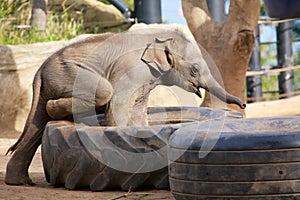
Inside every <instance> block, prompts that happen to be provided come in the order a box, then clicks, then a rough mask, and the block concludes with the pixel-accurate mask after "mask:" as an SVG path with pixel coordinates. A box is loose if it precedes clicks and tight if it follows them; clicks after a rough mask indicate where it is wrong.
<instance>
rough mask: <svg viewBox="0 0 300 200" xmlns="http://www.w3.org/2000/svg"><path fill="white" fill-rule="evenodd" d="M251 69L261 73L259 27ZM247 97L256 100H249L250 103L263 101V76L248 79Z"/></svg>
mask: <svg viewBox="0 0 300 200" xmlns="http://www.w3.org/2000/svg"><path fill="white" fill-rule="evenodd" d="M249 69H250V70H251V71H261V55H260V36H259V27H257V30H256V41H255V45H254V49H253V52H252V56H251V59H250V63H249ZM247 97H248V98H254V99H250V100H248V103H252V102H258V101H261V97H262V81H261V76H252V77H247Z"/></svg>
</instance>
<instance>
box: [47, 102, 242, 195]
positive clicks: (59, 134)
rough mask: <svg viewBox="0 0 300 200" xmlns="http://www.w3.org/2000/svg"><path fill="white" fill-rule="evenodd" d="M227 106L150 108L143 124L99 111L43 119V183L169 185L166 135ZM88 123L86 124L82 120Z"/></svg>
mask: <svg viewBox="0 0 300 200" xmlns="http://www.w3.org/2000/svg"><path fill="white" fill-rule="evenodd" d="M225 114H226V117H227V118H241V117H242V115H241V114H239V113H236V112H232V111H224V110H212V109H209V108H196V107H170V108H163V107H161V108H159V107H158V108H150V109H149V110H148V118H149V123H150V125H149V126H147V127H124V128H120V127H106V126H99V124H105V122H103V116H98V118H95V119H98V121H99V124H97V122H95V121H97V120H95V119H93V118H88V119H82V120H81V121H82V123H76V124H75V123H71V122H67V121H53V122H49V123H48V125H47V127H46V129H45V131H44V136H43V140H42V159H43V165H44V172H45V176H46V179H47V181H48V182H49V183H51V184H52V185H54V186H56V187H65V188H67V189H81V188H88V189H90V190H92V191H102V190H107V189H122V190H126V191H128V190H136V189H138V188H141V187H143V188H145V187H148V188H156V189H169V176H168V141H169V138H170V136H171V135H172V134H173V133H174V132H175V131H176V130H178V129H179V128H181V127H184V126H187V125H189V124H193V123H197V122H199V121H207V120H211V119H212V118H215V117H217V118H223V117H224V116H225ZM86 124H88V125H86Z"/></svg>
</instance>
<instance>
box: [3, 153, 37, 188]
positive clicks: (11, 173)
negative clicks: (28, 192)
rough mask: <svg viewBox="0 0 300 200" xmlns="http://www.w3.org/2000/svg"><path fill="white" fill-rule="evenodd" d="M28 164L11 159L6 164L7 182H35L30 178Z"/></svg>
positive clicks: (23, 183)
mask: <svg viewBox="0 0 300 200" xmlns="http://www.w3.org/2000/svg"><path fill="white" fill-rule="evenodd" d="M27 166H28V165H26V164H22V163H20V162H16V161H15V159H13V158H12V159H10V161H9V162H8V164H7V166H6V175H5V183H6V184H7V185H30V186H34V185H35V183H33V181H32V180H31V179H30V178H29V175H28V167H27Z"/></svg>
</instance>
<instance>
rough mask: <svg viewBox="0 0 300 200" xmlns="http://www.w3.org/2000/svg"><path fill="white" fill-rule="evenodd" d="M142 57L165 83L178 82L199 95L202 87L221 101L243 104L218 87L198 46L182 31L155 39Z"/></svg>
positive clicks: (244, 105) (173, 83)
mask: <svg viewBox="0 0 300 200" xmlns="http://www.w3.org/2000/svg"><path fill="white" fill-rule="evenodd" d="M141 60H142V61H143V62H144V63H146V64H147V65H148V66H149V67H150V70H151V72H152V74H153V75H155V76H156V77H158V76H159V77H160V78H161V80H162V83H163V84H164V85H169V86H171V85H177V86H179V87H181V88H182V89H184V90H186V91H188V92H193V93H195V94H197V95H198V96H199V97H200V98H201V97H202V96H201V93H200V90H199V89H200V88H203V89H205V90H206V91H208V92H210V93H211V94H213V95H214V96H216V97H217V98H219V99H220V100H222V101H223V102H226V103H229V104H236V105H238V106H239V107H240V108H242V109H244V108H245V107H246V104H244V103H243V102H242V100H241V99H239V98H237V97H235V96H233V95H231V94H229V93H228V92H226V91H225V89H224V88H223V87H221V85H220V84H219V83H218V82H217V81H216V80H215V78H214V77H213V76H212V74H211V72H210V70H209V67H208V65H207V62H206V61H205V59H204V58H203V56H202V53H201V51H200V48H199V47H198V46H197V44H196V43H195V42H194V41H191V40H189V39H187V38H186V37H184V36H183V34H178V35H174V37H173V35H172V36H171V37H165V38H155V39H154V41H153V42H152V43H149V44H148V45H147V47H146V49H145V51H144V52H143V54H142V57H141Z"/></svg>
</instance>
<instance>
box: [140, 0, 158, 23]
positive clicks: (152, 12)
mask: <svg viewBox="0 0 300 200" xmlns="http://www.w3.org/2000/svg"><path fill="white" fill-rule="evenodd" d="M134 13H135V17H136V18H137V20H138V22H139V23H145V24H153V23H161V22H162V20H161V1H160V0H134Z"/></svg>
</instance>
